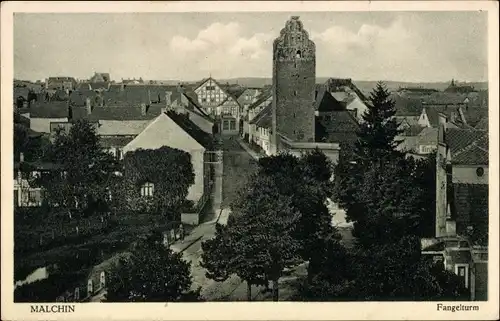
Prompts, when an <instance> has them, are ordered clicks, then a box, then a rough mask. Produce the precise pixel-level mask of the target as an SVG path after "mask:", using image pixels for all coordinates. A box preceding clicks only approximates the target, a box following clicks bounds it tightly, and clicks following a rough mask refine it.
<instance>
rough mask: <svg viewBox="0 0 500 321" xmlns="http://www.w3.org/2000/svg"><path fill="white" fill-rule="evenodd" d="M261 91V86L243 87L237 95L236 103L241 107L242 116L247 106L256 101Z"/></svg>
mask: <svg viewBox="0 0 500 321" xmlns="http://www.w3.org/2000/svg"><path fill="white" fill-rule="evenodd" d="M261 93H262V88H245V90H244V91H243V92H242V93H241V95H240V96H239V97H238V103H239V104H240V106H241V108H242V110H241V112H242V115H243V116H245V115H246V113H247V111H248V107H250V105H252V104H253V103H255V102H256V101H257V99H258V97H259V95H260V94H261Z"/></svg>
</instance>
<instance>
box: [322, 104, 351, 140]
mask: <svg viewBox="0 0 500 321" xmlns="http://www.w3.org/2000/svg"><path fill="white" fill-rule="evenodd" d="M316 125H317V126H316V141H321V142H326V143H341V142H352V141H354V140H356V139H357V135H356V133H357V131H358V129H359V124H358V122H357V121H356V119H355V118H354V117H353V115H352V114H351V113H350V112H349V111H347V110H342V111H334V112H331V113H329V114H328V115H327V116H326V117H323V118H322V119H320V118H319V117H317V118H316Z"/></svg>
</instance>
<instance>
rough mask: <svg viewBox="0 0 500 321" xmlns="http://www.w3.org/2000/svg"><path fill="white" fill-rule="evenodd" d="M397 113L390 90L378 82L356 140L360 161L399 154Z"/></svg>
mask: <svg viewBox="0 0 500 321" xmlns="http://www.w3.org/2000/svg"><path fill="white" fill-rule="evenodd" d="M395 115H396V107H395V103H394V101H393V100H392V99H391V98H390V93H389V91H388V90H387V88H386V86H385V84H384V83H383V82H378V83H377V86H376V87H375V89H374V90H373V91H372V93H371V94H370V104H368V110H367V112H365V113H364V114H363V116H362V122H361V124H360V130H359V132H358V141H357V142H356V153H357V155H358V157H359V158H360V159H359V160H358V161H363V160H365V161H368V162H370V161H371V160H372V159H376V158H379V157H380V156H381V155H383V154H386V153H389V154H396V155H398V154H399V153H397V152H396V147H397V146H398V145H399V143H400V142H399V141H397V140H396V136H398V135H399V134H400V133H401V130H399V129H398V126H399V124H398V123H397V121H396V119H395V118H394V116H395ZM362 163H363V164H364V162H362Z"/></svg>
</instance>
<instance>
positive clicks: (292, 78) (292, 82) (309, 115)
mask: <svg viewBox="0 0 500 321" xmlns="http://www.w3.org/2000/svg"><path fill="white" fill-rule="evenodd" d="M315 84H316V46H315V44H314V42H312V41H311V40H310V39H309V34H308V33H307V31H305V30H304V27H303V25H302V21H300V20H299V17H297V16H293V17H291V18H290V20H288V21H287V22H286V24H285V27H284V28H283V29H281V32H280V35H279V37H278V38H276V39H275V40H274V43H273V123H272V126H273V127H272V128H273V130H272V136H271V137H272V138H271V139H272V141H271V146H272V147H273V149H274V150H273V151H272V152H273V153H275V152H277V151H279V149H280V148H279V146H280V143H279V142H280V138H279V136H278V134H281V135H283V136H285V137H286V138H288V139H290V140H292V141H295V142H313V141H314V117H315V116H314V99H315V97H314V96H315V95H314V94H315ZM273 145H274V146H273Z"/></svg>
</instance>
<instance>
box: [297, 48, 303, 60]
mask: <svg viewBox="0 0 500 321" xmlns="http://www.w3.org/2000/svg"><path fill="white" fill-rule="evenodd" d="M296 57H297V58H299V59H300V58H302V53H301V52H300V50H297V55H296Z"/></svg>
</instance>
